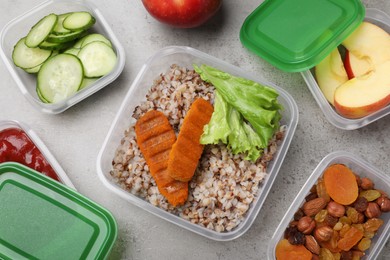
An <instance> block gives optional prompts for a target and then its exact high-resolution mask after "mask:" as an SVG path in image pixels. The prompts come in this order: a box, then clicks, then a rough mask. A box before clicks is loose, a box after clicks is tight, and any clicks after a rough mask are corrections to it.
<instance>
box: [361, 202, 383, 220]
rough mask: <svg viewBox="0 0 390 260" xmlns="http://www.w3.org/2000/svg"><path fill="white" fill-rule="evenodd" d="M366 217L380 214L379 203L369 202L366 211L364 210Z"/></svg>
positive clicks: (374, 216)
mask: <svg viewBox="0 0 390 260" xmlns="http://www.w3.org/2000/svg"><path fill="white" fill-rule="evenodd" d="M364 214H365V215H366V217H367V218H379V216H380V215H381V214H382V212H381V209H380V208H379V205H378V204H377V203H376V202H369V203H368V206H367V209H366V211H365V212H364Z"/></svg>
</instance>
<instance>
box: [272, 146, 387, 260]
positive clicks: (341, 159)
mask: <svg viewBox="0 0 390 260" xmlns="http://www.w3.org/2000/svg"><path fill="white" fill-rule="evenodd" d="M335 163H341V164H345V165H346V166H348V167H349V168H350V169H352V171H354V173H355V174H357V175H359V176H361V177H368V178H370V179H371V180H372V181H373V182H374V184H375V188H376V189H380V190H383V191H385V192H386V193H387V194H389V193H390V177H389V176H388V175H385V174H384V173H382V172H381V171H379V170H378V169H376V168H375V167H374V166H372V165H371V164H369V163H368V162H366V161H364V160H363V159H361V158H359V157H357V156H355V155H354V154H351V153H348V152H344V151H338V152H333V153H330V154H329V155H327V156H326V157H325V158H324V159H323V160H322V161H321V162H320V163H319V164H318V166H317V167H316V168H315V170H314V171H313V173H312V174H311V176H310V177H309V179H308V180H307V181H306V183H305V184H304V186H303V187H302V189H301V190H300V192H299V193H298V195H297V196H296V198H295V200H294V201H293V202H292V204H291V206H290V208H289V209H288V210H287V213H286V214H285V215H284V217H283V219H282V221H281V222H280V224H279V226H278V228H277V229H276V231H275V233H274V235H273V237H272V239H271V242H270V243H269V246H268V259H275V249H276V245H277V243H278V242H279V241H280V240H281V239H282V237H283V235H284V231H285V230H286V228H287V227H288V225H289V223H290V222H291V221H292V219H293V217H294V213H295V212H296V211H297V210H298V209H299V208H300V207H301V206H302V205H303V203H304V200H305V197H306V196H307V195H308V194H309V193H310V189H311V188H312V186H313V185H314V184H316V183H317V180H318V178H319V177H321V176H322V174H323V172H324V170H325V169H326V168H327V167H328V166H330V165H332V164H335ZM380 218H381V219H383V221H384V224H383V225H382V227H381V228H380V229H379V230H378V232H377V234H376V235H375V237H374V238H373V239H372V243H371V247H370V249H369V250H367V251H365V252H366V255H365V256H364V257H363V258H362V260H368V259H377V257H378V255H379V253H380V251H381V250H382V248H383V247H384V245H385V244H386V242H387V240H388V239H389V237H390V213H384V214H382V215H381V217H380Z"/></svg>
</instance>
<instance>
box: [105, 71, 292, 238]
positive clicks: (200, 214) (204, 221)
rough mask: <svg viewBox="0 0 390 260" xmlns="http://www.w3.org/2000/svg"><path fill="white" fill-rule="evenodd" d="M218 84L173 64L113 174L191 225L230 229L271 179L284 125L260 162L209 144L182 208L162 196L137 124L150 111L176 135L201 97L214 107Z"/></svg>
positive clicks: (128, 136)
mask: <svg viewBox="0 0 390 260" xmlns="http://www.w3.org/2000/svg"><path fill="white" fill-rule="evenodd" d="M214 90H215V89H214V86H212V85H210V84H208V83H206V82H204V81H203V80H202V79H201V78H200V76H199V75H198V74H197V73H196V72H195V71H194V70H191V69H187V68H183V67H179V66H177V65H172V66H171V67H170V69H169V71H168V72H167V73H165V74H161V75H160V76H159V77H158V78H157V79H156V80H155V81H154V83H153V86H152V88H151V89H150V90H149V92H148V94H147V95H146V101H143V102H141V103H140V105H139V106H137V107H136V108H135V110H134V113H133V118H132V119H130V118H129V121H131V122H134V123H133V124H132V126H131V127H130V128H129V129H127V130H126V131H125V133H124V137H123V139H122V140H121V143H120V145H119V147H118V148H117V150H116V153H115V158H114V159H113V162H112V164H113V169H112V170H111V172H110V174H111V176H112V177H113V178H114V180H115V181H116V182H117V183H118V184H119V185H120V186H121V187H122V188H123V189H125V190H127V191H129V192H131V193H132V194H134V195H137V196H139V197H141V198H143V199H145V200H146V201H148V202H150V203H151V204H153V205H155V206H157V207H160V208H162V209H164V210H166V211H168V212H171V213H173V214H176V215H179V216H180V217H182V218H184V219H187V220H188V221H190V222H192V223H195V224H198V225H201V226H203V227H206V228H208V229H212V230H215V231H217V232H224V231H230V230H232V229H233V228H235V227H236V226H237V225H239V224H240V222H242V221H243V219H244V218H245V214H246V212H247V211H248V209H249V207H250V204H251V203H252V202H253V201H254V200H255V197H256V194H257V193H258V189H261V185H260V184H261V183H262V181H263V179H264V177H265V176H266V174H267V173H266V170H267V165H268V163H269V162H270V161H271V160H272V158H273V156H274V154H275V152H276V151H277V148H278V144H279V143H280V141H281V140H282V139H283V136H284V133H285V126H282V127H280V129H279V131H278V132H277V133H276V134H275V135H274V137H273V138H272V140H270V142H269V146H268V148H267V149H265V151H264V154H263V156H262V157H261V158H259V159H258V160H257V161H256V162H252V161H248V160H244V157H245V156H244V155H233V154H232V153H231V151H230V150H229V149H228V147H227V146H226V145H224V144H221V143H220V144H218V145H206V146H205V147H204V151H203V154H202V157H201V159H200V161H199V164H198V167H197V169H196V172H195V174H194V177H193V178H192V180H191V181H190V182H189V195H188V199H187V201H186V203H185V204H184V205H183V206H179V207H173V206H171V205H170V204H169V203H168V202H167V201H166V199H165V198H164V197H163V196H162V195H161V194H160V193H159V191H158V188H157V186H156V183H155V181H154V179H153V178H152V176H151V175H150V172H149V169H148V166H147V164H146V162H145V159H144V157H143V155H142V153H141V151H140V150H139V148H138V145H137V142H136V137H135V132H134V124H135V121H136V120H138V119H139V118H140V117H141V116H142V115H143V114H145V113H146V112H147V111H148V110H150V109H156V110H159V111H161V112H163V113H164V114H165V116H167V118H168V120H169V122H170V124H171V125H172V126H173V129H174V130H175V132H176V134H177V133H178V132H179V130H180V127H181V124H182V122H183V119H184V116H185V115H186V113H187V111H188V110H189V108H190V105H191V103H192V102H193V101H194V100H195V99H196V98H199V97H202V98H204V99H205V100H209V101H210V102H211V103H213V100H214Z"/></svg>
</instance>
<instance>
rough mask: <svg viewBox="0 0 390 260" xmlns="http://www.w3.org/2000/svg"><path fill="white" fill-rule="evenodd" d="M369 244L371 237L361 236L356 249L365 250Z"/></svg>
mask: <svg viewBox="0 0 390 260" xmlns="http://www.w3.org/2000/svg"><path fill="white" fill-rule="evenodd" d="M370 246H371V239H369V238H365V237H363V238H362V240H360V242H359V244H358V246H357V247H358V249H359V250H360V251H366V250H367V249H369V248H370Z"/></svg>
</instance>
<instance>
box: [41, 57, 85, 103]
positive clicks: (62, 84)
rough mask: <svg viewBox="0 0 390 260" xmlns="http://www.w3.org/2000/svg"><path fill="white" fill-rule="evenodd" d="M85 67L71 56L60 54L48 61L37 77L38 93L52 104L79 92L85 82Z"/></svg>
mask: <svg viewBox="0 0 390 260" xmlns="http://www.w3.org/2000/svg"><path fill="white" fill-rule="evenodd" d="M83 73H84V71H83V66H82V64H81V62H80V60H79V59H78V58H77V57H76V56H74V55H71V54H64V53H63V54H58V55H56V56H54V57H52V58H50V59H48V60H47V61H46V62H45V63H44V64H43V65H42V67H41V69H40V70H39V72H38V77H37V88H38V90H37V92H38V91H39V92H40V94H41V96H42V97H43V99H45V100H47V101H48V102H50V103H55V102H58V101H61V100H64V99H66V98H68V97H70V96H71V95H73V94H74V93H76V92H77V91H78V89H79V88H80V86H81V83H82V81H83Z"/></svg>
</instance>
